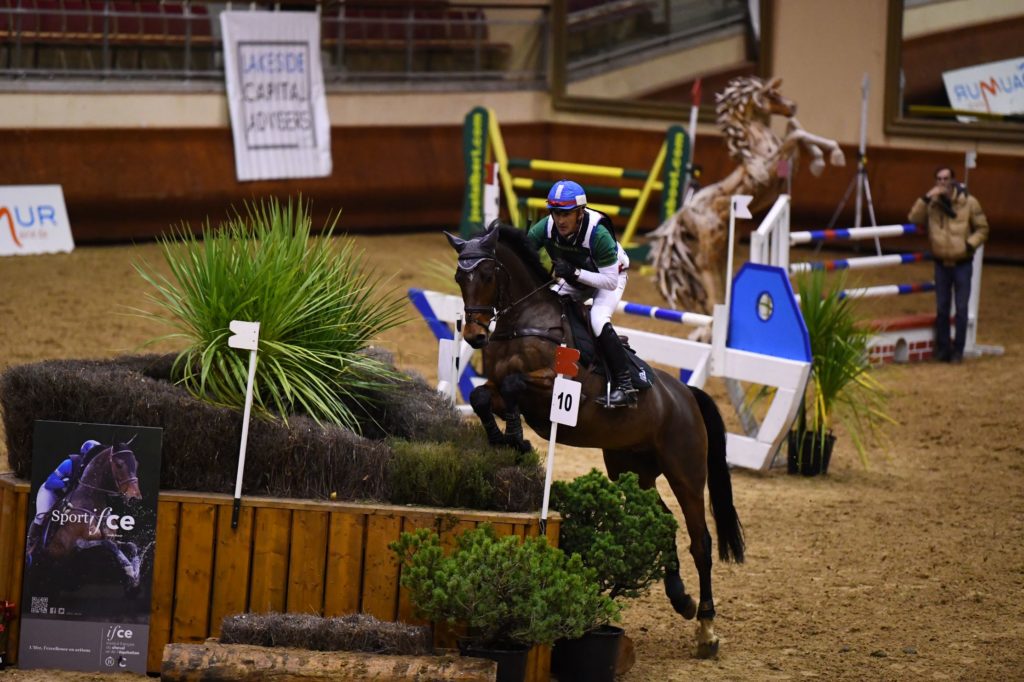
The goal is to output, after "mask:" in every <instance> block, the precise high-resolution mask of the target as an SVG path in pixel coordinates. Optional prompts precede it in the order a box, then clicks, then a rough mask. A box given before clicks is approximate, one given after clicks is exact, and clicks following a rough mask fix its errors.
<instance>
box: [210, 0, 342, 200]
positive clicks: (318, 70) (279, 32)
mask: <svg viewBox="0 0 1024 682" xmlns="http://www.w3.org/2000/svg"><path fill="white" fill-rule="evenodd" d="M220 24H221V30H222V31H223V36H224V74H225V79H226V82H227V95H228V108H229V110H230V113H231V129H232V132H233V136H234V141H235V174H236V175H237V177H238V179H239V180H240V181H244V180H274V179H281V178H317V177H325V176H328V175H330V174H331V124H330V121H329V120H328V118H327V100H326V99H325V96H324V74H323V68H322V65H321V63H320V21H319V15H318V14H317V13H315V12H260V11H225V12H222V13H221V15H220Z"/></svg>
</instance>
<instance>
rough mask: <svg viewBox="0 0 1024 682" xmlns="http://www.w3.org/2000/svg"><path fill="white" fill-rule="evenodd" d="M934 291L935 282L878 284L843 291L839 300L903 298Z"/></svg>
mask: <svg viewBox="0 0 1024 682" xmlns="http://www.w3.org/2000/svg"><path fill="white" fill-rule="evenodd" d="M928 291H935V282H916V283H913V284H879V285H877V286H873V287H861V288H859V289H844V290H843V291H841V292H840V293H839V298H880V297H882V296H905V295H907V294H921V293H925V292H928Z"/></svg>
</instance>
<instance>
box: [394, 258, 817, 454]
mask: <svg viewBox="0 0 1024 682" xmlns="http://www.w3.org/2000/svg"><path fill="white" fill-rule="evenodd" d="M732 291H733V295H732V310H733V314H732V315H730V314H729V312H728V309H727V308H726V307H725V306H724V305H720V306H716V308H715V315H714V318H712V317H710V316H708V315H699V314H696V313H687V312H682V311H678V310H671V309H667V308H656V307H652V306H645V305H640V304H636V303H628V302H622V303H620V304H619V311H620V312H622V313H625V314H628V315H639V316H643V317H651V318H654V319H658V320H663V321H665V322H668V323H675V324H689V325H696V326H703V327H707V326H710V327H711V332H712V333H711V343H700V342H697V341H691V340H689V339H684V338H679V337H675V336H668V335H662V334H655V333H652V332H647V331H641V330H638V329H629V328H626V327H622V326H619V325H618V324H616V329H617V330H618V331H619V333H620V334H623V335H625V336H628V337H629V345H630V346H631V347H632V348H633V349H634V350H635V351H636V353H637V355H639V356H640V357H641V358H643V359H644V360H647V361H648V362H653V363H656V364H658V365H661V366H667V367H672V368H675V369H677V370H678V371H679V373H680V374H679V376H680V379H681V380H682V381H685V382H686V383H688V384H689V385H691V386H696V387H698V388H700V387H703V386H704V383H705V381H707V378H708V377H709V376H717V377H724V378H726V379H734V380H738V381H746V382H751V383H757V384H762V385H766V386H771V387H774V389H775V390H774V397H773V400H772V402H771V404H770V405H769V406H768V409H767V412H766V413H765V416H764V419H763V420H762V422H761V423H760V425H757V428H756V430H755V431H754V434H753V435H749V436H748V435H742V434H736V433H729V434H728V443H727V452H728V461H729V464H731V465H735V466H742V467H746V468H750V469H760V470H767V469H768V468H770V467H771V465H772V462H773V460H774V458H775V454H776V453H777V452H778V450H779V447H780V445H781V444H782V443H783V442H784V441H785V439H786V434H787V433H788V432H789V429H790V427H791V426H792V424H793V420H794V418H795V417H796V413H797V409H798V408H799V405H800V399H801V398H802V397H803V394H804V387H805V386H806V384H807V378H808V376H809V374H810V360H811V349H810V341H809V338H808V336H807V327H806V326H805V325H804V321H803V317H801V315H800V307H799V305H798V304H797V301H796V297H795V296H794V294H793V290H792V287H791V285H790V283H789V278H788V277H787V275H786V272H785V270H782V269H781V268H777V267H773V266H768V265H759V264H754V263H747V264H745V265H744V266H743V268H742V269H741V270H740V271H739V272H738V273H737V275H736V277H735V278H734V280H733V289H732ZM409 298H410V300H411V301H412V302H413V305H415V306H416V308H417V310H418V311H419V312H420V314H421V315H422V316H423V319H424V320H425V321H426V323H427V325H428V326H429V327H430V329H431V331H432V332H433V333H434V335H435V337H436V338H437V339H438V346H439V350H438V377H439V381H438V390H440V391H442V392H449V394H450V395H452V396H453V399H454V397H455V396H454V394H455V387H456V386H457V387H458V393H460V394H461V396H462V399H463V400H468V399H469V394H470V392H471V391H472V390H473V388H474V387H475V386H476V385H478V384H479V383H482V381H483V380H482V379H481V378H480V377H478V376H477V374H476V373H475V372H474V370H473V368H472V366H471V364H470V359H471V358H472V355H473V352H474V351H473V349H472V348H470V347H469V345H468V344H466V343H465V342H463V341H462V339H461V337H460V338H458V339H457V347H458V351H457V352H456V351H455V350H454V347H455V342H454V341H453V339H454V337H455V331H454V330H453V326H451V325H456V327H457V321H458V320H459V319H461V318H460V316H461V314H462V307H463V304H462V299H461V298H460V297H458V296H453V295H449V294H442V293H439V292H436V291H425V290H422V289H410V290H409ZM456 359H457V362H456ZM456 368H457V369H456ZM453 374H454V376H455V377H456V378H455V379H452V378H451V377H452V376H453ZM460 409H462V410H463V411H464V412H471V409H470V408H469V406H468V405H465V406H460Z"/></svg>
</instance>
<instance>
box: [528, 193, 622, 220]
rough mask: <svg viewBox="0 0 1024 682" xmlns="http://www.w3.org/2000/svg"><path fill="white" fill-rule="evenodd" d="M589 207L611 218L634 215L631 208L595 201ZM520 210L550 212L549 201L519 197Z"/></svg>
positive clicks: (589, 202) (589, 203)
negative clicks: (532, 209)
mask: <svg viewBox="0 0 1024 682" xmlns="http://www.w3.org/2000/svg"><path fill="white" fill-rule="evenodd" d="M587 206H588V207H590V208H592V209H594V210H595V211H600V212H601V213H604V214H606V215H610V216H624V217H627V218H628V217H629V216H631V215H633V208H632V207H631V206H619V205H617V204H599V203H597V202H594V201H590V200H589V199H588V200H587ZM519 207H520V208H524V207H526V208H536V209H539V210H541V211H547V210H548V200H547V199H543V198H541V197H519Z"/></svg>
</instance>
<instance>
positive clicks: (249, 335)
mask: <svg viewBox="0 0 1024 682" xmlns="http://www.w3.org/2000/svg"><path fill="white" fill-rule="evenodd" d="M228 329H230V330H231V331H232V332H234V333H233V334H232V335H231V336H230V337H228V345H229V346H231V347H232V348H241V349H242V350H248V351H249V377H248V379H247V380H246V384H245V410H244V411H243V413H242V441H241V443H240V444H239V446H238V473H237V474H236V476H235V503H234V506H233V507H232V509H231V527H232V528H238V512H239V509H240V508H241V506H242V474H243V473H244V472H245V444H246V441H247V440H248V439H249V413H250V411H251V410H252V386H253V381H254V380H255V379H256V349H257V347H258V346H259V341H260V323H259V322H246V321H244V320H231V323H230V324H229V325H228Z"/></svg>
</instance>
